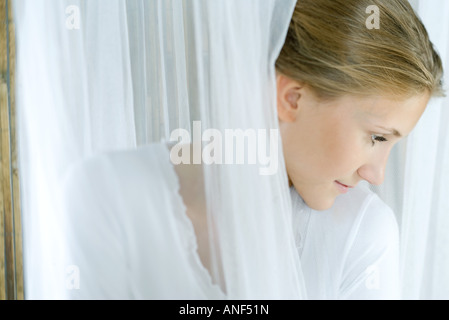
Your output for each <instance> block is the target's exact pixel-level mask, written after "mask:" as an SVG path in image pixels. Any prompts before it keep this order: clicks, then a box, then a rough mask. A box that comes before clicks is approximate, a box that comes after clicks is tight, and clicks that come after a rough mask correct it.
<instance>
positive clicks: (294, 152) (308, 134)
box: [277, 75, 430, 210]
mask: <svg viewBox="0 0 449 320" xmlns="http://www.w3.org/2000/svg"><path fill="white" fill-rule="evenodd" d="M277 89H278V98H277V99H278V101H277V104H278V106H277V107H278V116H279V125H280V131H281V136H282V141H283V149H284V157H285V161H286V168H287V173H288V176H289V178H290V180H291V182H292V183H293V185H294V187H295V188H296V190H297V191H298V193H299V194H300V195H301V197H302V198H303V199H304V201H305V202H306V203H307V205H308V206H309V207H311V208H312V209H315V210H326V209H329V208H330V207H331V206H332V205H333V203H334V201H335V198H336V197H337V196H338V195H340V194H343V193H346V192H347V191H348V190H349V189H348V188H347V187H345V186H344V185H346V186H349V187H355V186H356V185H357V183H358V182H359V181H361V180H366V181H368V182H369V183H371V184H373V185H380V184H381V183H382V182H383V180H384V174H385V166H386V163H387V159H388V156H389V154H390V151H391V149H392V147H393V146H394V145H395V144H396V143H397V142H398V141H399V140H400V139H401V138H402V137H405V136H407V135H408V134H409V133H410V131H411V130H412V129H413V128H414V127H415V125H416V124H417V122H418V120H419V119H420V117H421V116H422V114H423V112H424V110H425V108H426V106H427V103H428V101H429V98H430V96H429V95H428V94H423V95H420V96H415V97H413V98H410V99H406V100H405V99H403V100H397V99H390V98H386V97H363V98H361V97H355V96H344V97H341V98H338V99H336V100H334V101H327V102H324V101H320V100H318V99H317V98H316V96H315V95H314V94H313V93H312V92H311V90H310V89H309V88H308V87H307V86H302V85H300V84H299V83H297V82H295V81H293V80H291V79H289V78H287V77H285V76H282V75H279V76H278V77H277Z"/></svg>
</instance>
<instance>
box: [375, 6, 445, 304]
mask: <svg viewBox="0 0 449 320" xmlns="http://www.w3.org/2000/svg"><path fill="white" fill-rule="evenodd" d="M410 2H411V3H412V5H413V6H414V8H415V10H416V11H417V13H418V15H419V16H420V17H421V19H422V20H423V23H424V25H425V26H426V28H427V30H428V32H429V35H430V38H431V40H432V42H433V43H434V45H435V47H436V49H437V51H438V52H439V54H440V55H441V58H442V60H443V66H444V69H445V84H446V86H445V88H446V90H448V89H449V88H448V86H447V84H448V83H449V78H448V73H449V71H448V68H449V2H448V1H445V0H426V1H423V0H414V1H410ZM448 123H449V99H448V98H438V99H433V100H431V102H430V103H429V106H428V108H427V110H426V112H425V114H424V116H423V117H422V119H421V120H420V122H419V123H418V125H417V127H416V129H415V130H414V131H413V132H412V134H411V135H410V136H409V137H408V139H407V140H405V141H403V142H401V143H400V144H399V145H398V146H396V148H395V150H394V151H393V153H392V156H391V158H390V160H389V164H388V166H387V175H386V180H385V183H384V185H383V186H381V187H380V188H374V190H375V191H377V192H378V193H379V194H380V195H381V197H382V198H383V199H384V200H385V201H386V202H387V203H388V204H389V205H390V206H391V207H392V208H393V209H394V211H395V212H396V214H397V216H398V220H399V222H400V228H401V252H402V254H401V265H402V268H401V270H402V289H403V297H404V298H406V299H449V233H448V230H449V126H448V125H447V124H448Z"/></svg>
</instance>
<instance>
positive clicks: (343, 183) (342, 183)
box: [335, 181, 354, 189]
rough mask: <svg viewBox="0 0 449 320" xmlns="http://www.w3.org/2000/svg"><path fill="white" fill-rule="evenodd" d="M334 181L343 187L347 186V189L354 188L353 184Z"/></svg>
mask: <svg viewBox="0 0 449 320" xmlns="http://www.w3.org/2000/svg"><path fill="white" fill-rule="evenodd" d="M335 182H336V183H338V184H340V185H342V186H343V187H346V188H349V189H352V188H354V187H353V186H348V185H347V184H344V183H341V182H340V181H335Z"/></svg>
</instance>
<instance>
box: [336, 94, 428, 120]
mask: <svg viewBox="0 0 449 320" xmlns="http://www.w3.org/2000/svg"><path fill="white" fill-rule="evenodd" d="M429 99H430V95H429V94H420V95H415V96H412V97H407V98H396V97H383V96H368V97H357V96H345V97H342V98H341V99H340V101H339V104H340V105H341V106H343V107H345V108H349V109H350V110H351V111H352V113H353V114H357V115H359V116H366V117H372V118H387V117H407V118H409V117H412V118H416V117H417V118H420V117H421V115H422V113H423V112H424V111H425V108H426V106H427V104H428V102H429Z"/></svg>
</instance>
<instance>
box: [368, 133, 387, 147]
mask: <svg viewBox="0 0 449 320" xmlns="http://www.w3.org/2000/svg"><path fill="white" fill-rule="evenodd" d="M387 141H388V140H387V139H385V137H382V136H376V135H375V134H372V135H371V142H372V143H373V147H374V146H375V145H376V142H387Z"/></svg>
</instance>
